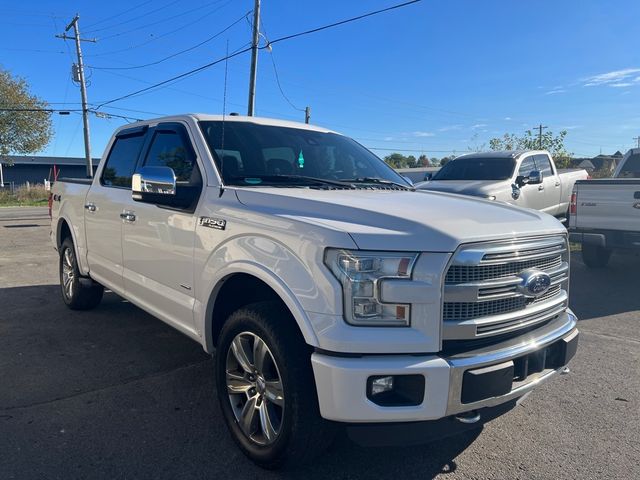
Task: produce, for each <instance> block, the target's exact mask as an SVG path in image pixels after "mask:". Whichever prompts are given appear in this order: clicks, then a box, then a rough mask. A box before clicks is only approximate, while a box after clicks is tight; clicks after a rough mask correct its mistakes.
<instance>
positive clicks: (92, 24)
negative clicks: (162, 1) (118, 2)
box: [87, 0, 154, 31]
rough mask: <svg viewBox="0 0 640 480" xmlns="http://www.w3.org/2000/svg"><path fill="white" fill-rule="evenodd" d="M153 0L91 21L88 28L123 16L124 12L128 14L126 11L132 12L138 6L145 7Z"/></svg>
mask: <svg viewBox="0 0 640 480" xmlns="http://www.w3.org/2000/svg"><path fill="white" fill-rule="evenodd" d="M153 1H154V0H146V1H145V2H142V3H139V4H138V5H135V6H133V7H131V8H128V9H127V10H124V11H122V12H120V13H116V14H115V15H111V16H110V17H107V18H103V19H102V20H98V21H97V22H93V23H91V24H89V25H87V28H88V29H91V28H93V27H94V26H95V25H99V24H101V23H104V22H107V21H109V20H113V19H114V18H118V17H121V16H122V15H124V14H126V13H129V12H132V11H133V10H136V9H138V8H140V7H143V6H145V5H146V4H148V3H151V2H153ZM89 31H91V30H89Z"/></svg>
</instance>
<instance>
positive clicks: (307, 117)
mask: <svg viewBox="0 0 640 480" xmlns="http://www.w3.org/2000/svg"><path fill="white" fill-rule="evenodd" d="M309 120H311V107H305V109H304V123H309Z"/></svg>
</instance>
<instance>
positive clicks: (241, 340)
mask: <svg viewBox="0 0 640 480" xmlns="http://www.w3.org/2000/svg"><path fill="white" fill-rule="evenodd" d="M310 353H311V352H310V349H309V347H308V346H307V344H306V343H305V341H304V339H303V337H302V334H301V333H300V331H299V330H298V327H297V325H296V324H295V320H294V319H293V318H292V317H291V314H290V312H289V311H288V310H287V309H286V308H285V307H284V306H283V305H282V304H280V303H279V302H259V303H254V304H251V305H248V306H246V307H244V308H241V309H239V310H237V311H236V312H235V313H233V314H232V315H231V316H230V317H229V319H228V320H227V321H226V323H225V324H224V327H223V328H222V331H221V332H220V336H219V339H218V345H217V349H216V365H215V370H216V381H217V390H218V400H219V402H220V407H221V410H222V414H223V417H224V420H225V422H226V424H227V427H228V428H229V431H230V433H231V436H232V437H233V440H234V441H235V442H236V444H237V445H238V446H239V447H240V449H241V450H242V452H243V453H244V454H245V455H246V456H247V457H249V458H250V459H251V460H252V461H253V462H255V463H256V464H257V465H259V466H261V467H263V468H268V469H276V468H281V467H284V466H286V467H291V466H295V465H301V464H305V463H308V462H310V461H311V460H312V459H314V458H315V457H316V456H318V455H319V454H321V453H323V452H324V450H325V449H326V448H327V447H328V446H329V444H330V443H331V441H332V440H333V436H334V435H333V434H334V431H335V428H334V424H332V423H331V422H328V421H326V420H324V419H323V418H322V417H321V416H320V409H319V406H318V395H317V393H316V385H315V380H314V376H313V371H312V367H311V355H310Z"/></svg>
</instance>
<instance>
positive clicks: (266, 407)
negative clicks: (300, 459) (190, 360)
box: [226, 332, 285, 445]
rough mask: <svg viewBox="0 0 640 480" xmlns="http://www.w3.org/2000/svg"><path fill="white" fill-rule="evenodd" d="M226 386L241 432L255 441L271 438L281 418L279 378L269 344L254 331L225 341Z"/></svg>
mask: <svg viewBox="0 0 640 480" xmlns="http://www.w3.org/2000/svg"><path fill="white" fill-rule="evenodd" d="M226 388H227V394H228V396H229V402H230V403H231V408H232V410H233V414H234V416H235V419H236V421H237V422H238V426H239V427H240V429H241V430H242V432H243V433H244V435H245V436H246V437H247V438H249V439H250V440H251V441H253V442H255V443H257V444H258V445H269V444H272V443H273V442H275V441H276V439H277V438H278V435H279V434H280V431H281V428H282V420H283V418H284V417H283V414H284V408H285V399H284V391H283V388H282V378H281V377H280V372H279V371H278V366H277V364H276V362H275V359H274V357H273V355H272V354H271V351H270V350H269V347H268V346H267V344H266V343H265V342H264V340H262V339H261V338H260V337H259V336H257V335H256V334H254V333H251V332H242V333H239V334H238V335H236V336H235V338H234V339H233V341H232V342H231V344H230V345H229V349H228V351H227V359H226Z"/></svg>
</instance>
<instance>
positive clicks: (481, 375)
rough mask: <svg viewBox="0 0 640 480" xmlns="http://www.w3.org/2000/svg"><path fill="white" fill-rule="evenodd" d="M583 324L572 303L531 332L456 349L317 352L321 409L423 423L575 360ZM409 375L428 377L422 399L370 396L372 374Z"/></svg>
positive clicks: (515, 393)
mask: <svg viewBox="0 0 640 480" xmlns="http://www.w3.org/2000/svg"><path fill="white" fill-rule="evenodd" d="M576 324H577V318H576V316H575V315H574V314H573V312H571V311H570V310H568V309H567V311H566V312H563V313H562V314H561V315H559V316H558V317H557V318H555V319H554V320H552V321H551V322H549V323H547V324H546V325H544V326H543V327H540V328H538V329H536V330H534V331H531V332H529V333H527V334H524V335H522V336H519V337H516V338H512V339H510V340H506V341H504V342H502V343H499V344H495V345H491V346H488V347H481V348H477V349H474V350H470V351H465V352H464V353H457V354H454V355H450V356H440V355H366V356H358V357H345V356H333V355H328V354H325V353H319V352H316V353H314V354H313V355H312V357H311V362H312V365H313V371H314V375H315V379H316V387H317V391H318V400H319V404H320V413H321V415H322V416H323V417H324V418H326V419H328V420H333V421H338V422H347V423H378V422H416V421H426V420H436V419H440V418H444V417H448V416H451V415H456V414H459V413H463V412H469V411H472V410H478V409H481V408H486V407H493V406H497V405H501V404H503V403H507V402H510V401H512V400H514V399H517V398H519V397H521V396H523V395H525V394H526V393H528V392H530V391H531V390H533V389H534V388H535V387H536V386H537V385H539V384H540V383H542V382H544V381H547V380H548V379H550V378H551V377H552V376H553V375H554V374H556V373H557V372H558V371H559V370H561V369H562V368H563V367H564V366H565V365H566V363H568V361H569V360H570V359H571V358H572V357H573V355H574V354H575V351H576V347H577V341H578V330H577V328H576ZM529 361H531V364H532V366H531V367H528V365H529ZM523 365H524V367H523ZM523 369H524V372H525V373H524V375H522V371H523ZM514 372H515V373H518V375H515V374H514ZM408 374H412V375H416V374H417V375H423V376H424V378H425V392H424V398H423V400H422V403H421V404H419V405H415V406H398V407H396V406H380V405H377V404H376V403H374V402H372V401H371V400H369V399H368V398H367V392H366V389H367V380H368V379H369V377H371V376H381V375H408ZM505 376H506V377H508V384H506V388H505Z"/></svg>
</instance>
